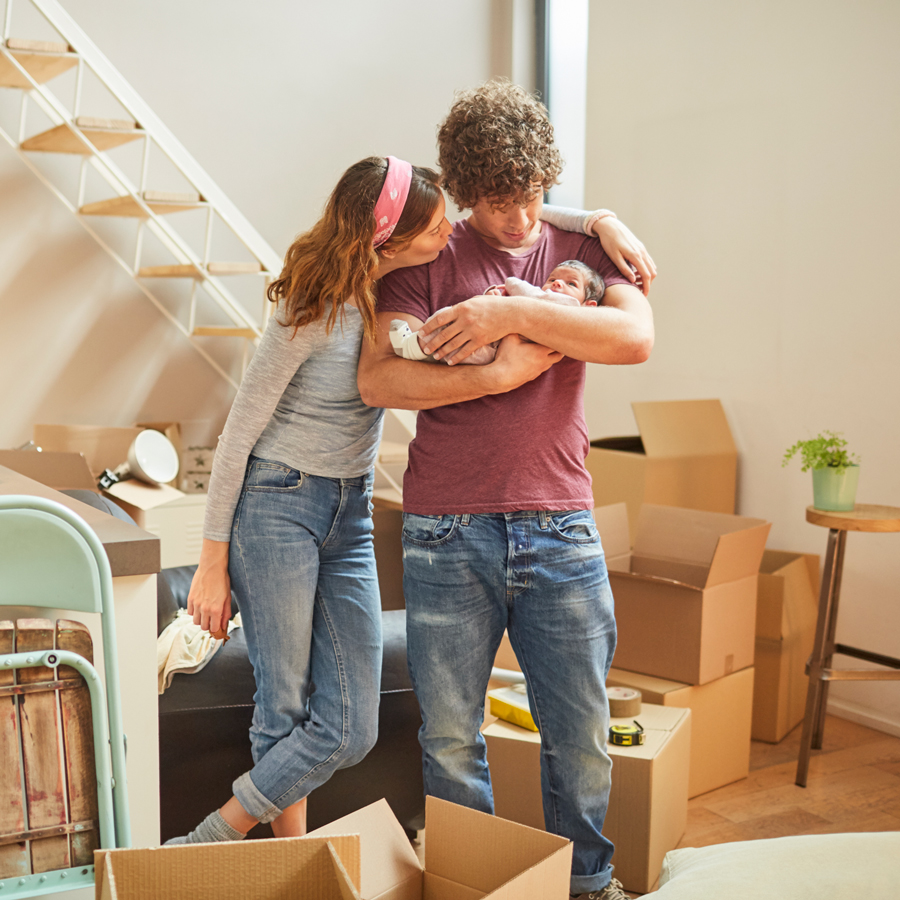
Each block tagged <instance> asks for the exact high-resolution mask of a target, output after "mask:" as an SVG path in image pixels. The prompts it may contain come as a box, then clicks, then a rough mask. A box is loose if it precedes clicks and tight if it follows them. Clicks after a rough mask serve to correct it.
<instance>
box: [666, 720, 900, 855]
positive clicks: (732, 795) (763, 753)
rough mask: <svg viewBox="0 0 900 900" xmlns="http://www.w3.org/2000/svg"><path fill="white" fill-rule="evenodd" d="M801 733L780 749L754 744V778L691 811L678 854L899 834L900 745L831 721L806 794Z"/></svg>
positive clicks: (695, 803)
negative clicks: (744, 844)
mask: <svg viewBox="0 0 900 900" xmlns="http://www.w3.org/2000/svg"><path fill="white" fill-rule="evenodd" d="M799 752H800V726H799V725H798V726H797V728H795V729H794V730H793V731H792V732H791V733H790V734H789V735H788V736H787V737H785V738H784V740H782V741H781V743H780V744H763V743H761V742H759V741H753V743H752V745H751V750H750V776H749V778H745V779H743V780H741V781H737V782H735V783H734V784H729V785H726V786H725V787H723V788H719V789H718V790H715V791H710V792H709V793H708V794H702V795H701V796H699V797H695V798H694V799H693V800H691V801H689V803H688V824H687V831H686V832H685V835H684V837H683V838H682V840H681V843H680V844H679V845H678V846H679V847H705V846H707V845H708V844H722V843H727V842H729V841H747V840H758V839H761V838H774V837H782V836H784V835H791V834H826V833H833V832H840V831H900V738H896V737H891V736H890V735H887V734H883V733H882V732H880V731H873V730H872V729H870V728H865V727H863V726H862V725H856V724H854V723H853V722H848V721H847V720H846V719H838V718H836V717H834V716H828V717H827V719H826V723H825V740H824V745H823V748H822V750H814V751H813V756H812V760H811V762H810V767H809V777H808V778H807V786H806V787H805V788H801V787H797V785H795V784H794V778H795V777H796V773H797V756H798V755H799Z"/></svg>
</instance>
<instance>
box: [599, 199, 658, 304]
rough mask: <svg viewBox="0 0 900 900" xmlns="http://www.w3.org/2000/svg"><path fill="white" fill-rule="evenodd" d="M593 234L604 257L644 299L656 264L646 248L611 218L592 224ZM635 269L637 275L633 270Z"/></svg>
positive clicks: (616, 220) (648, 290)
mask: <svg viewBox="0 0 900 900" xmlns="http://www.w3.org/2000/svg"><path fill="white" fill-rule="evenodd" d="M594 234H596V235H597V237H598V238H600V244H601V246H602V247H603V249H604V250H605V251H606V255H607V256H608V257H609V258H610V259H611V260H612V261H613V263H615V265H616V267H617V268H618V269H619V271H620V272H621V273H622V274H623V275H624V276H625V277H626V278H627V279H628V280H629V281H630V282H631V283H632V284H636V285H638V287H640V289H641V290H642V291H643V292H644V296H645V297H646V296H647V295H648V294H649V293H650V284H651V282H652V281H653V279H654V278H656V263H655V262H653V257H652V256H651V255H650V254H649V253H648V252H647V248H646V247H645V246H644V245H643V244H642V243H641V242H640V241H639V240H638V239H637V237H635V235H634V234H633V233H632V231H631V229H629V228H628V226H627V225H623V224H622V223H621V222H620V221H619V220H618V219H616V218H614V217H613V216H604V217H603V218H602V219H598V220H597V221H596V222H595V223H594ZM632 266H633V267H634V269H637V275H635V273H634V270H633V269H632Z"/></svg>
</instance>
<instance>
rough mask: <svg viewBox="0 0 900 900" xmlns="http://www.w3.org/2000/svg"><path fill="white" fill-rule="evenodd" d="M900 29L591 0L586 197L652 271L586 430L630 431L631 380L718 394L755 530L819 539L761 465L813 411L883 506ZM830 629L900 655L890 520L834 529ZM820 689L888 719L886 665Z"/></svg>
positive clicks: (894, 497) (833, 8) (892, 395)
mask: <svg viewBox="0 0 900 900" xmlns="http://www.w3.org/2000/svg"><path fill="white" fill-rule="evenodd" d="M898 33H900V7H898V5H897V4H893V3H884V2H877V0H857V2H849V0H846V2H844V0H819V2H812V0H795V2H792V3H788V4H786V3H783V2H776V0H760V2H758V3H754V4H732V3H726V4H723V3H716V2H713V0H685V2H681V3H656V2H648V0H632V2H630V3H627V4H621V3H612V2H608V0H594V2H592V3H591V24H590V41H591V55H590V69H589V87H588V148H589V151H590V152H589V156H588V171H587V202H588V205H589V206H608V207H610V208H612V209H616V210H618V211H619V213H620V215H621V216H622V217H623V218H624V219H625V220H626V221H627V222H628V223H629V224H630V225H631V226H633V228H634V229H635V231H636V232H637V233H638V234H639V235H640V237H641V238H642V239H643V240H644V241H645V242H646V243H647V245H648V247H649V248H650V250H651V252H652V253H653V255H654V258H655V259H656V262H657V263H658V265H659V272H660V275H659V279H658V281H657V284H656V286H655V287H654V289H653V293H652V298H651V299H652V303H653V307H654V311H655V316H656V327H657V342H656V348H655V350H654V352H653V356H652V358H651V360H650V361H649V362H648V363H647V364H645V365H643V366H641V367H639V368H635V369H609V370H602V369H599V368H595V369H594V370H593V371H592V372H591V374H590V376H589V378H590V381H589V386H590V387H589V392H590V396H591V400H590V401H589V404H588V406H589V408H588V424H589V427H590V430H591V434H592V436H593V437H599V436H602V435H609V434H628V433H634V423H633V419H632V416H631V412H630V408H629V403H630V401H632V400H645V399H680V398H691V397H721V398H722V400H723V403H724V405H725V408H726V412H727V414H728V418H729V421H730V423H731V427H732V430H733V432H734V434H735V438H736V440H737V443H738V447H739V451H740V473H739V482H740V483H739V493H738V511H739V512H741V513H744V514H747V515H754V516H764V517H766V518H767V519H769V520H770V521H771V522H772V523H773V528H772V536H771V538H770V541H769V546H770V547H775V548H782V549H786V550H797V551H807V552H818V553H822V554H824V550H825V542H826V536H827V532H826V531H825V530H824V529H821V528H817V527H815V526H812V525H808V524H806V522H805V520H804V509H805V507H806V506H807V505H808V504H809V503H811V502H812V495H811V487H810V476H809V474H802V473H801V472H800V470H799V466H792V467H791V468H789V469H782V468H781V465H780V462H781V456H782V454H783V452H784V450H785V448H786V447H788V446H789V445H790V444H791V443H793V442H794V441H795V440H797V439H799V438H804V437H809V436H812V435H813V434H815V433H816V432H818V431H819V430H821V429H833V430H836V431H842V432H844V433H845V435H846V437H847V438H848V439H849V441H850V443H851V444H852V447H853V449H855V450H856V451H857V452H858V453H859V455H860V456H861V457H862V470H861V476H860V488H859V499H860V501H861V502H870V503H884V504H893V505H897V506H900V470H898V466H897V462H896V460H897V445H898V443H900V420H898V399H900V398H898V393H900V354H898V352H897V343H898V340H897V339H898V334H900V304H898V299H897V275H896V272H895V261H896V258H897V249H896V248H897V246H898V245H900V218H898V214H897V210H898V206H900V204H898V201H900V166H898V159H900V140H898V139H900V54H898V52H897V35H898ZM838 639H839V640H841V641H843V642H844V643H847V644H850V645H856V646H861V647H864V648H866V649H870V650H874V651H878V652H881V653H886V654H889V655H893V656H900V534H894V535H856V534H851V535H850V537H849V540H848V549H847V557H846V563H845V575H844V595H843V603H842V614H841V617H840V625H839V629H838ZM838 662H839V663H841V664H850V665H853V664H854V663H852V662H851V661H849V660H846V659H841V658H839V659H838ZM831 696H832V697H833V698H834V699H835V705H836V706H838V705H840V706H842V708H843V710H844V713H842V714H850V715H853V714H856V715H858V716H861V717H862V718H863V720H864V721H868V722H870V723H872V724H876V725H878V726H879V727H883V728H886V729H888V730H892V731H893V732H894V733H898V734H900V684H897V683H896V682H894V683H883V684H881V685H878V684H871V683H870V684H868V685H864V684H848V683H844V684H839V685H835V686H833V687H832V689H831Z"/></svg>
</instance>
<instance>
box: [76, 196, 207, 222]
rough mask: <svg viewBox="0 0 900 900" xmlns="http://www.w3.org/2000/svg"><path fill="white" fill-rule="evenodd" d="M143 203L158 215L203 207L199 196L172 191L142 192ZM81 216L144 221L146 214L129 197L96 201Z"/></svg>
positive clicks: (81, 210) (85, 206) (83, 209)
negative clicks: (126, 218)
mask: <svg viewBox="0 0 900 900" xmlns="http://www.w3.org/2000/svg"><path fill="white" fill-rule="evenodd" d="M143 197H144V202H145V203H146V204H147V206H149V207H150V209H152V210H153V212H155V213H157V214H158V215H162V216H164V215H166V214H168V213H175V212H181V211H183V210H185V209H197V208H198V207H200V206H202V205H203V202H202V201H201V200H200V195H199V194H186V193H182V194H179V193H175V192H173V191H144V194H143ZM78 212H79V213H81V215H83V216H125V217H130V218H135V219H145V218H147V214H146V213H145V212H144V210H143V209H141V207H140V206H139V205H138V203H137V201H136V200H134V199H133V198H132V197H130V196H125V197H110V199H109V200H98V201H97V202H96V203H86V204H85V205H84V206H82V207H81V209H79V210H78Z"/></svg>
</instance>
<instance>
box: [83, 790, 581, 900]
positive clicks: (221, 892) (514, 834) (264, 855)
mask: <svg viewBox="0 0 900 900" xmlns="http://www.w3.org/2000/svg"><path fill="white" fill-rule="evenodd" d="M425 833H426V841H425V865H424V867H423V866H422V865H421V864H420V863H419V860H418V858H417V857H416V854H415V852H414V851H413V849H412V847H411V846H410V843H409V839H408V838H407V837H406V833H405V832H404V830H403V827H402V826H401V825H400V823H399V822H398V821H397V819H396V818H395V817H394V814H393V813H392V812H391V808H390V807H389V806H388V804H387V801H386V800H379V801H378V802H377V803H373V804H371V806H367V807H365V808H364V809H361V810H358V811H357V812H355V813H351V814H350V815H349V816H344V817H343V818H341V819H337V820H336V821H334V822H332V823H331V824H329V825H326V826H324V827H323V828H319V829H317V830H316V831H313V832H311V833H310V834H309V835H307V836H306V837H303V838H282V839H280V840H278V839H273V840H261V841H240V842H236V843H223V844H193V845H180V846H174V847H158V848H154V849H146V850H98V851H96V852H95V854H94V861H95V864H96V867H97V870H96V871H97V879H96V884H97V893H96V896H97V898H98V900H139V898H140V900H144V898H147V897H154V898H155V897H165V898H166V900H248V898H252V900H276V898H277V900H294V898H297V900H338V898H342V900H352V898H360V900H425V898H427V900H482V898H484V900H568V895H569V877H570V874H571V867H572V845H571V843H570V842H569V841H567V840H566V839H565V838H561V837H559V836H558V835H555V834H547V833H546V832H544V831H537V830H535V829H532V828H526V827H525V826H523V825H519V824H516V823H514V822H507V821H505V820H503V819H499V818H497V817H495V816H489V815H486V814H485V813H480V812H476V811H475V810H472V809H466V808H465V807H462V806H457V805H456V804H454V803H447V802H446V801H444V800H438V799H436V798H434V797H428V798H427V799H426V802H425Z"/></svg>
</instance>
